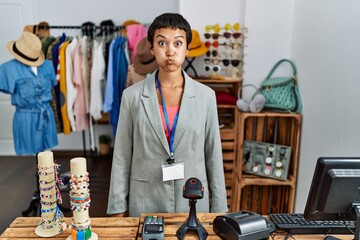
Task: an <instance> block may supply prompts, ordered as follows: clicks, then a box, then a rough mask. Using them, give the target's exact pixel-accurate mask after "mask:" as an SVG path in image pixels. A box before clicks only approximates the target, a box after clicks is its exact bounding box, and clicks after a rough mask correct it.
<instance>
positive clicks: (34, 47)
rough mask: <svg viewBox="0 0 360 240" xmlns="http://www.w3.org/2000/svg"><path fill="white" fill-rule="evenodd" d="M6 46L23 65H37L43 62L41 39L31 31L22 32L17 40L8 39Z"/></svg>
mask: <svg viewBox="0 0 360 240" xmlns="http://www.w3.org/2000/svg"><path fill="white" fill-rule="evenodd" d="M7 48H8V50H9V52H10V53H11V54H12V55H13V56H14V57H15V58H16V59H17V60H18V61H20V62H22V63H23V64H25V65H28V66H31V67H37V66H40V65H41V64H42V63H43V62H44V59H45V57H44V53H43V52H42V51H41V41H40V39H39V38H38V37H37V36H36V35H35V34H33V33H30V32H23V33H22V34H21V36H20V38H19V39H18V40H17V41H10V42H9V43H8V44H7Z"/></svg>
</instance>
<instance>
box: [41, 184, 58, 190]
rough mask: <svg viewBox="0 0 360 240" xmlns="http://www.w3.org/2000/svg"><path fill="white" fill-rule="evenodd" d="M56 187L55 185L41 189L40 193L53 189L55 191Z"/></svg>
mask: <svg viewBox="0 0 360 240" xmlns="http://www.w3.org/2000/svg"><path fill="white" fill-rule="evenodd" d="M54 187H55V185H52V186H50V187H44V188H41V187H39V189H40V191H50V190H51V189H53V188H54Z"/></svg>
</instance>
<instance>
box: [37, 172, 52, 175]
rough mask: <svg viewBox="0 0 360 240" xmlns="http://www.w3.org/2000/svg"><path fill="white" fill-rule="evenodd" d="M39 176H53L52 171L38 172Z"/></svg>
mask: <svg viewBox="0 0 360 240" xmlns="http://www.w3.org/2000/svg"><path fill="white" fill-rule="evenodd" d="M38 173H39V175H40V176H47V175H50V174H54V171H52V172H40V171H39V172H38Z"/></svg>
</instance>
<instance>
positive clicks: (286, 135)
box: [231, 112, 301, 215]
mask: <svg viewBox="0 0 360 240" xmlns="http://www.w3.org/2000/svg"><path fill="white" fill-rule="evenodd" d="M238 129H239V131H238V133H239V136H238V150H237V160H236V162H235V166H234V171H233V176H232V194H231V196H232V198H231V211H240V210H249V211H254V212H257V213H260V214H264V215H265V214H269V213H291V212H293V210H294V201H295V191H296V180H297V171H298V161H299V146H300V129H301V115H300V114H293V113H276V112H261V113H244V112H241V113H239V125H238ZM245 140H254V141H260V142H268V143H274V144H280V145H287V146H291V148H292V153H291V158H290V163H289V164H290V165H289V171H288V179H287V180H285V181H282V180H276V179H271V178H266V177H260V176H256V175H252V174H244V173H243V171H242V169H243V145H244V141H245Z"/></svg>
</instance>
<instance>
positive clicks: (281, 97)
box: [260, 59, 302, 113]
mask: <svg viewBox="0 0 360 240" xmlns="http://www.w3.org/2000/svg"><path fill="white" fill-rule="evenodd" d="M284 62H287V63H289V64H290V65H291V67H292V70H293V74H292V76H291V77H273V78H272V77H271V76H272V74H273V73H274V72H275V70H276V69H277V67H279V66H280V64H282V63H284ZM296 74H297V71H296V67H295V64H294V63H293V62H292V61H290V60H288V59H282V60H280V61H278V62H277V63H276V64H275V65H274V67H273V68H272V69H271V71H270V72H269V74H268V75H267V77H266V78H265V80H263V82H262V83H261V89H260V92H261V94H262V95H263V96H264V97H265V106H264V108H265V109H268V110H273V111H279V112H297V113H298V112H301V109H302V101H301V97H300V92H299V88H298V85H297V79H296Z"/></svg>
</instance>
